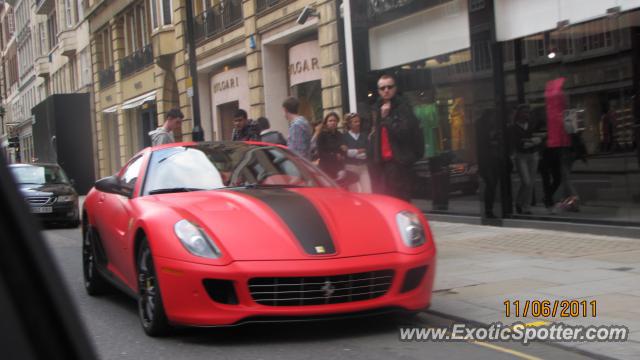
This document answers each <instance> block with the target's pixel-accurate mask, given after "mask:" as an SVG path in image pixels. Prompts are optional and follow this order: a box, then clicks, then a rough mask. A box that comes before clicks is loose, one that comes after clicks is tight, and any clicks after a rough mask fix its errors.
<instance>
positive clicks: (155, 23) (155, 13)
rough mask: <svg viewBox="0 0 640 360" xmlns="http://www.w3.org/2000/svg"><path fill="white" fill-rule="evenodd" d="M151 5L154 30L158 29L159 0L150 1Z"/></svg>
mask: <svg viewBox="0 0 640 360" xmlns="http://www.w3.org/2000/svg"><path fill="white" fill-rule="evenodd" d="M149 4H150V7H151V27H152V28H153V29H157V28H158V27H159V25H158V1H157V0H149Z"/></svg>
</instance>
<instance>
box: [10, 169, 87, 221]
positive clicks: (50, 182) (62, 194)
mask: <svg viewBox="0 0 640 360" xmlns="http://www.w3.org/2000/svg"><path fill="white" fill-rule="evenodd" d="M9 169H10V170H11V173H12V174H13V177H14V179H15V181H16V183H17V185H18V186H19V188H20V191H21V192H22V196H23V197H24V199H25V200H26V201H27V203H28V204H29V205H30V207H31V212H32V213H33V214H34V215H36V216H38V218H40V219H41V220H43V221H44V222H45V223H63V224H66V225H68V226H70V227H77V226H78V225H80V211H79V207H78V193H77V192H76V190H75V189H74V188H73V184H72V182H71V181H69V178H67V175H66V174H65V173H64V171H63V170H62V168H61V167H60V166H59V165H57V164H11V165H9Z"/></svg>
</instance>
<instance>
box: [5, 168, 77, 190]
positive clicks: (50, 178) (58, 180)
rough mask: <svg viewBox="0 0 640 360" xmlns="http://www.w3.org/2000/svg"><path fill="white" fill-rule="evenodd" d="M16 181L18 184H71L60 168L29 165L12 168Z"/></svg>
mask: <svg viewBox="0 0 640 360" xmlns="http://www.w3.org/2000/svg"><path fill="white" fill-rule="evenodd" d="M11 172H12V174H13V177H14V179H15V180H16V182H17V183H18V184H36V185H48V184H69V179H68V178H67V175H66V174H65V173H64V171H62V169H61V168H60V167H58V166H53V165H28V166H14V167H12V168H11Z"/></svg>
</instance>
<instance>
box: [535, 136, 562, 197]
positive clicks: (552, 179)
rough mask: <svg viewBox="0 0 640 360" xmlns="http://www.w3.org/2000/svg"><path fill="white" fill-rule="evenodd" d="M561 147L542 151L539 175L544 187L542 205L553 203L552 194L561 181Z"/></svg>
mask: <svg viewBox="0 0 640 360" xmlns="http://www.w3.org/2000/svg"><path fill="white" fill-rule="evenodd" d="M561 151H562V149H561V148H547V149H544V150H543V151H542V158H541V159H540V166H539V170H540V176H541V177H542V188H543V189H544V206H546V207H551V206H553V204H554V201H553V194H555V192H556V190H558V187H559V186H560V183H561V182H562V152H561Z"/></svg>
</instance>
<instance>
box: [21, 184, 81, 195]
mask: <svg viewBox="0 0 640 360" xmlns="http://www.w3.org/2000/svg"><path fill="white" fill-rule="evenodd" d="M18 186H19V187H20V192H21V193H22V195H23V196H24V197H32V196H52V195H73V194H74V193H75V192H74V190H73V188H72V187H71V186H70V185H67V184H18Z"/></svg>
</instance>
